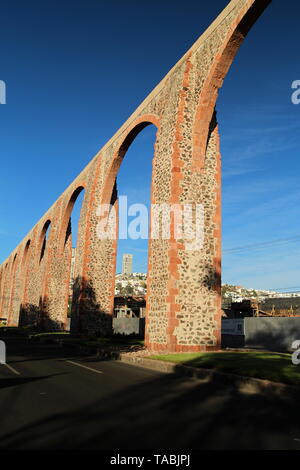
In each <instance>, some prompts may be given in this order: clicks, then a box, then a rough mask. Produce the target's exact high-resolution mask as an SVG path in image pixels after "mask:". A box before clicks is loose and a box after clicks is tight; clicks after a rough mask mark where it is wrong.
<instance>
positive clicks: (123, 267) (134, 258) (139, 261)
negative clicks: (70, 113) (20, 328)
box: [109, 121, 157, 337]
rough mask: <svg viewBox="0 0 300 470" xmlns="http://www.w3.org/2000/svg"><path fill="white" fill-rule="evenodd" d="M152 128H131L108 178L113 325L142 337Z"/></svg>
mask: <svg viewBox="0 0 300 470" xmlns="http://www.w3.org/2000/svg"><path fill="white" fill-rule="evenodd" d="M156 126H157V122H156V121H155V122H147V121H146V122H141V123H139V124H138V125H137V126H135V127H134V128H133V130H132V131H131V132H130V133H129V134H128V136H127V137H126V139H125V141H124V142H123V145H122V146H121V149H120V151H119V154H118V157H117V159H116V160H115V162H114V164H113V167H112V171H111V176H110V180H109V184H110V185H111V188H113V190H111V193H110V194H112V201H111V203H112V204H113V201H114V198H115V197H117V208H118V237H117V247H116V253H117V255H116V274H115V298H114V313H113V329H114V332H115V333H120V334H122V333H123V334H133V335H136V336H140V337H143V336H144V329H145V314H146V295H147V275H148V245H149V240H148V238H149V223H150V208H151V181H152V161H153V156H154V144H155V142H156V133H157V127H156ZM125 154H126V156H125ZM124 157H125V158H124ZM120 318H122V320H120ZM124 318H126V322H127V323H128V325H127V326H125V328H126V331H125V330H124V331H123V329H124V326H122V325H124Z"/></svg>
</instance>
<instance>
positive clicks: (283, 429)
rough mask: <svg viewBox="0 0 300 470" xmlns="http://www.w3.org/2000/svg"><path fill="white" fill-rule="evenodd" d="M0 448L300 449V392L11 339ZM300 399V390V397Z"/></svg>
mask: <svg viewBox="0 0 300 470" xmlns="http://www.w3.org/2000/svg"><path fill="white" fill-rule="evenodd" d="M7 351H8V358H7V362H8V366H10V367H11V368H13V369H9V368H8V367H6V366H4V365H0V417H1V419H0V449H101V450H103V449H104V450H109V449H124V450H125V449H154V450H157V449H165V450H167V449H168V450H175V449H177V450H184V449H191V450H192V449H194V450H197V449H298V450H299V449H300V408H299V403H298V400H297V399H295V398H294V399H292V398H287V397H280V396H276V395H270V394H264V395H257V394H246V393H241V392H240V391H238V390H237V389H236V388H235V387H234V386H224V385H221V384H218V383H217V382H214V381H209V382H205V381H201V380H199V379H192V378H186V377H178V376H176V375H173V374H168V375H164V374H161V373H158V372H153V371H150V370H147V369H142V368H139V367H134V366H131V365H127V364H123V363H121V362H118V361H99V360H97V359H96V358H91V357H90V358H88V357H79V356H77V357H76V356H72V355H71V354H73V353H71V354H70V350H63V349H62V348H59V347H58V346H54V345H53V346H52V345H48V346H47V345H44V346H42V345H29V344H28V343H24V342H23V341H22V342H20V341H18V342H13V341H12V340H10V341H9V342H8V344H7ZM299 399H300V397H299Z"/></svg>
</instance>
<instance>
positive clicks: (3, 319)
mask: <svg viewBox="0 0 300 470" xmlns="http://www.w3.org/2000/svg"><path fill="white" fill-rule="evenodd" d="M7 276H8V263H6V264H5V266H4V268H3V275H2V282H1V303H0V307H1V309H0V313H1V322H3V323H4V324H6V323H7V313H6V310H5V306H6V286H7Z"/></svg>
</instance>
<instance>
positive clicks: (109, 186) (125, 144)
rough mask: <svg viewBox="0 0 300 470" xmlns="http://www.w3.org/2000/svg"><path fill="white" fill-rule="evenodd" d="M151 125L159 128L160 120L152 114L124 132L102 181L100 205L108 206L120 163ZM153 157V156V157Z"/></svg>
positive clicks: (137, 121) (137, 120) (141, 118)
mask: <svg viewBox="0 0 300 470" xmlns="http://www.w3.org/2000/svg"><path fill="white" fill-rule="evenodd" d="M151 124H153V125H154V126H156V128H157V131H159V128H160V119H159V117H158V116H156V115H154V114H147V115H144V116H141V117H139V118H138V119H136V120H135V121H134V122H133V124H132V125H131V126H130V128H129V129H127V130H126V136H125V137H122V142H121V143H120V144H119V145H118V146H117V150H116V151H115V152H114V155H113V158H112V161H111V164H110V166H109V169H108V172H107V176H106V179H105V181H104V186H103V192H102V200H101V203H102V204H110V202H111V199H112V195H113V191H114V187H115V182H116V178H117V175H118V172H119V169H120V166H121V163H122V161H123V159H124V157H125V155H126V152H127V150H128V149H129V147H130V145H131V144H132V143H133V141H134V140H135V138H136V137H137V136H138V135H139V134H140V133H141V132H142V130H143V129H145V128H146V127H147V126H150V125H151ZM154 157H155V155H154ZM154 157H153V158H154Z"/></svg>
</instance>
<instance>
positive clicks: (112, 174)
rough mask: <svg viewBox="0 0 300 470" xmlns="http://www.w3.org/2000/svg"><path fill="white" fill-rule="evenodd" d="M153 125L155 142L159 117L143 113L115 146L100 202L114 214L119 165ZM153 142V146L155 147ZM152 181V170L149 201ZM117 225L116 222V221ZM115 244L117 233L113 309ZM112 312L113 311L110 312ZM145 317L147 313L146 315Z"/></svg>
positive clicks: (153, 157) (116, 200)
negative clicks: (112, 208)
mask: <svg viewBox="0 0 300 470" xmlns="http://www.w3.org/2000/svg"><path fill="white" fill-rule="evenodd" d="M150 125H154V126H155V127H156V138H155V143H156V140H157V134H158V132H159V129H160V119H159V117H158V116H157V115H151V114H148V115H143V116H141V117H139V118H138V119H136V120H135V121H134V122H133V124H132V125H131V126H130V128H129V129H127V131H126V136H125V137H124V136H123V137H122V142H121V143H120V144H119V145H118V146H117V150H116V151H115V153H114V156H113V159H112V162H111V165H110V168H109V171H108V175H107V178H106V182H105V184H104V190H103V196H102V203H103V204H111V205H113V206H114V207H115V210H116V215H117V214H118V199H117V187H116V182H117V176H118V173H119V170H120V167H121V164H122V162H123V160H124V159H126V153H127V151H128V150H129V147H130V146H131V145H132V144H133V142H134V141H135V139H136V138H137V136H138V135H139V134H140V133H141V132H142V131H143V130H144V129H145V128H146V127H148V126H150ZM155 143H154V148H155ZM154 159H155V151H154V153H153V156H152V164H153V160H154ZM152 181H153V172H152V175H151V182H150V201H151V202H152V199H153V197H152V196H153V195H152ZM117 226H118V222H117ZM150 227H151V220H150ZM150 242H151V241H150V240H148V260H147V265H148V266H149V249H150ZM117 245H118V234H116V242H115V243H114V245H113V259H112V260H111V263H112V271H113V272H114V276H113V283H112V292H111V296H112V300H111V306H112V307H111V308H112V309H113V297H114V291H115V282H114V281H115V272H116V262H117ZM111 313H113V312H111ZM146 318H147V315H146Z"/></svg>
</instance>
